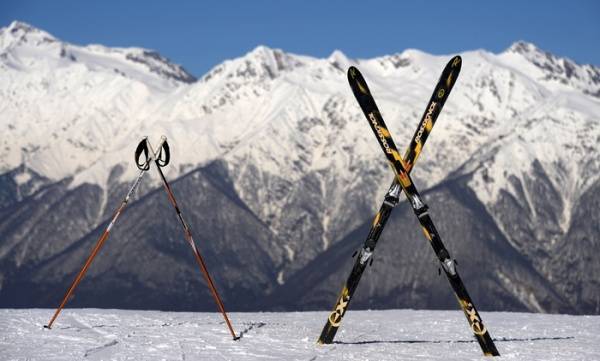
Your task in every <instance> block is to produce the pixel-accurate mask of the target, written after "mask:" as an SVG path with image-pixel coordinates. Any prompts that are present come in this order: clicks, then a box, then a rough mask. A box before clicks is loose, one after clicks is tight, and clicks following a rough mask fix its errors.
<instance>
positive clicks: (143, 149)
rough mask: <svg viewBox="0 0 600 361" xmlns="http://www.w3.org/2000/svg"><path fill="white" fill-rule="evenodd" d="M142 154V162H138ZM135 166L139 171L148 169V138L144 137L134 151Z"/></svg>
mask: <svg viewBox="0 0 600 361" xmlns="http://www.w3.org/2000/svg"><path fill="white" fill-rule="evenodd" d="M142 153H143V154H144V161H143V162H140V157H141V155H142ZM135 165H136V166H137V167H138V169H139V170H148V169H150V158H149V157H148V137H144V138H143V139H142V140H141V141H140V143H139V144H138V146H137V148H136V149H135Z"/></svg>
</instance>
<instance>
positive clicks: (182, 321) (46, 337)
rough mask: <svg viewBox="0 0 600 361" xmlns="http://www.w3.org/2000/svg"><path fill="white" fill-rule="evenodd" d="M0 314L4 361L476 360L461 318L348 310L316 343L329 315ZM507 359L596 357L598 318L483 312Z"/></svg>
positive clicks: (0, 351) (429, 313)
mask: <svg viewBox="0 0 600 361" xmlns="http://www.w3.org/2000/svg"><path fill="white" fill-rule="evenodd" d="M52 312H53V310H49V309H19V310H14V309H3V310H0V330H2V331H0V359H1V360H307V361H308V360H483V359H488V360H489V358H486V357H484V356H482V354H481V351H480V349H479V346H478V344H477V342H476V341H475V339H474V338H473V337H472V335H471V333H470V330H469V328H468V326H467V323H466V321H465V319H464V316H463V314H462V313H461V312H460V311H414V310H388V311H350V312H348V314H347V315H346V317H345V318H344V322H343V324H342V327H341V328H340V331H339V332H338V335H337V337H336V342H335V343H334V344H332V345H317V344H316V342H315V341H316V339H317V337H318V335H319V333H320V331H321V328H322V327H323V324H324V322H325V320H326V318H327V314H328V313H327V312H325V311H323V312H290V313H284V312H282V313H231V314H230V316H231V319H232V321H233V325H234V327H235V329H236V332H237V333H238V334H239V335H242V338H241V339H240V340H239V341H232V340H231V336H230V335H229V332H228V330H227V328H226V327H225V325H224V323H223V320H222V318H221V315H220V314H218V313H193V312H160V311H131V310H99V309H67V310H64V311H63V312H62V314H61V315H60V317H59V318H58V319H57V322H56V323H55V324H54V327H53V329H52V330H48V329H43V328H42V325H44V324H45V323H46V322H48V320H49V318H50V316H51V315H52ZM482 317H483V320H484V322H485V323H486V326H487V327H488V329H489V330H490V333H491V334H492V337H493V338H494V340H496V346H497V347H498V350H499V351H500V353H501V355H502V359H505V360H598V359H600V356H599V351H600V316H570V315H543V314H528V313H509V312H484V313H482Z"/></svg>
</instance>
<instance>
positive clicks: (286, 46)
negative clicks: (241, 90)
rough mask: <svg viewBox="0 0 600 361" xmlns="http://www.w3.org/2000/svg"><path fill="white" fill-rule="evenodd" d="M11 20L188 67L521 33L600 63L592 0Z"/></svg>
mask: <svg viewBox="0 0 600 361" xmlns="http://www.w3.org/2000/svg"><path fill="white" fill-rule="evenodd" d="M482 4H485V5H482ZM15 19H18V20H22V21H25V22H28V23H30V24H32V25H34V26H36V27H39V28H42V29H44V30H46V31H48V32H50V33H52V34H54V35H55V36H57V37H58V38H61V39H63V40H65V41H68V42H71V43H75V44H89V43H99V44H104V45H108V46H124V47H127V46H139V47H145V48H150V49H155V50H158V51H159V52H160V53H161V54H162V55H164V56H166V57H168V58H170V59H171V60H173V61H174V62H176V63H178V64H181V65H183V66H184V67H185V68H186V69H188V70H189V71H190V72H192V73H193V74H195V75H196V76H201V75H202V74H204V73H205V72H207V71H208V70H209V69H210V68H211V67H213V66H214V65H216V64H218V63H220V62H222V61H223V60H225V59H228V58H233V57H238V56H241V55H243V54H244V53H246V52H248V51H249V50H251V49H253V48H254V47H256V46H257V45H259V44H263V45H267V46H270V47H276V48H281V49H283V50H285V51H288V52H293V53H298V54H306V55H312V56H318V57H325V56H328V55H329V54H330V53H331V52H332V51H333V50H334V49H340V50H342V51H343V52H344V53H346V54H347V55H348V56H350V57H353V58H369V57H374V56H379V55H384V54H392V53H397V52H400V51H402V50H404V49H406V48H418V49H421V50H424V51H427V52H430V53H434V54H451V53H456V52H460V51H464V50H472V49H479V48H483V49H488V50H491V51H493V52H499V51H502V50H503V49H505V48H507V47H508V46H510V44H512V43H513V42H514V41H517V40H526V41H530V42H533V43H535V44H536V45H538V46H539V47H541V48H542V49H544V50H547V51H550V52H552V53H555V54H557V55H561V56H567V57H569V58H571V59H573V60H575V61H577V62H579V63H591V64H596V65H600V45H599V44H600V1H576V0H571V1H536V0H532V1H527V0H523V1H512V0H506V1H495V2H492V1H364V0H363V1H339V0H330V1H325V0H324V1H310V0H305V1H283V0H280V1H275V0H257V1H250V0H246V1H230V0H221V1H193V2H192V1H189V2H184V1H152V0H146V1H133V0H132V1H125V0H123V1H109V0H105V1H94V2H92V1H63V0H57V1H28V0H12V1H11V0H8V1H0V26H6V25H8V24H9V23H10V22H11V21H12V20H15Z"/></svg>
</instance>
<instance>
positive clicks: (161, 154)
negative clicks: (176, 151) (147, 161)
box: [156, 135, 171, 167]
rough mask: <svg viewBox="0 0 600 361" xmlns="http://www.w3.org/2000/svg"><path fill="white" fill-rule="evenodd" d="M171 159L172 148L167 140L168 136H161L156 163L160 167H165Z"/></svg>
mask: <svg viewBox="0 0 600 361" xmlns="http://www.w3.org/2000/svg"><path fill="white" fill-rule="evenodd" d="M170 160H171V149H170V148H169V143H168V142H167V137H165V136H164V135H163V136H162V137H161V138H160V143H159V144H158V154H157V155H156V164H158V166H159V167H165V166H166V165H167V164H169V161H170Z"/></svg>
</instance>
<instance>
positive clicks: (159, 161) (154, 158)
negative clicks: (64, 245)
mask: <svg viewBox="0 0 600 361" xmlns="http://www.w3.org/2000/svg"><path fill="white" fill-rule="evenodd" d="M142 155H143V158H142ZM142 159H143V160H142ZM170 159H171V152H170V149H169V143H167V138H166V137H165V136H162V137H161V139H160V143H159V144H158V148H156V152H155V151H154V149H153V148H152V145H151V144H150V141H149V140H148V137H144V139H142V141H141V142H140V143H139V144H138V146H137V148H136V150H135V163H136V165H137V167H138V169H139V170H140V173H139V175H138V176H137V178H136V179H135V181H134V182H133V185H132V186H131V188H130V189H129V191H128V192H127V195H126V196H125V198H124V199H123V201H122V202H121V205H120V206H119V208H117V211H116V212H115V213H114V215H113V217H112V219H111V221H110V223H109V224H108V226H107V227H106V228H105V229H104V232H103V233H102V235H101V236H100V238H99V239H98V241H97V242H96V245H95V246H94V248H93V249H92V252H91V253H90V255H89V256H88V258H87V260H86V261H85V263H84V265H83V267H82V268H81V270H80V271H79V273H78V274H77V276H76V277H75V279H74V280H73V283H71V286H70V287H69V289H68V290H67V292H66V294H65V296H64V297H63V300H62V302H61V303H60V305H59V306H58V308H57V309H56V311H55V313H54V315H53V316H52V318H51V319H50V322H48V324H47V325H45V326H44V327H45V328H48V329H50V328H52V324H53V323H54V321H55V320H56V318H57V317H58V315H59V313H60V311H62V309H63V307H64V306H65V305H66V303H67V301H68V300H69V299H70V297H71V295H72V294H73V292H74V291H75V288H76V287H77V285H79V282H81V279H82V278H83V276H85V273H86V272H87V270H88V268H89V267H90V265H91V264H92V261H93V260H94V258H95V257H96V255H97V254H98V252H99V251H100V248H102V245H103V244H104V242H105V241H106V239H107V238H108V235H109V234H110V230H111V229H112V227H113V226H114V225H115V223H116V221H117V219H118V218H119V215H121V213H122V212H123V210H124V209H125V207H126V206H127V203H129V199H130V198H131V196H132V195H133V194H134V193H135V190H136V188H137V187H138V185H139V184H140V182H141V180H142V177H143V176H144V174H145V173H146V171H148V170H149V169H150V165H151V164H152V163H155V165H156V170H157V171H158V174H159V175H160V179H161V180H162V184H163V186H164V189H165V191H166V192H167V196H168V198H169V202H171V204H172V205H173V208H175V212H176V213H177V218H179V221H180V222H181V225H182V226H183V230H184V233H185V239H186V241H187V242H188V243H189V245H190V247H192V251H193V252H194V257H195V259H196V262H197V263H198V266H200V270H201V271H202V275H203V276H204V279H205V280H206V283H207V284H208V287H209V289H210V291H211V293H212V295H213V297H214V299H215V302H216V304H217V307H218V308H219V311H221V314H222V315H223V318H224V319H225V323H226V324H227V328H228V329H229V332H230V333H231V336H233V339H234V340H237V339H239V337H238V336H236V334H235V331H234V330H233V327H232V326H231V322H230V321H229V317H227V313H226V312H225V307H224V306H223V301H221V297H220V296H219V293H218V292H217V288H216V287H215V284H214V283H213V280H212V277H210V274H209V273H208V269H207V267H206V263H205V262H204V258H202V255H200V251H199V250H198V248H197V247H196V243H195V242H194V238H193V237H192V231H191V230H190V227H189V226H188V224H187V222H186V221H185V219H184V218H183V215H182V214H181V210H180V209H179V205H178V204H177V201H176V200H175V195H174V194H173V190H172V189H171V186H170V185H169V182H167V179H166V178H165V174H164V173H163V171H162V168H163V167H165V166H166V165H167V164H169V161H170Z"/></svg>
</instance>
